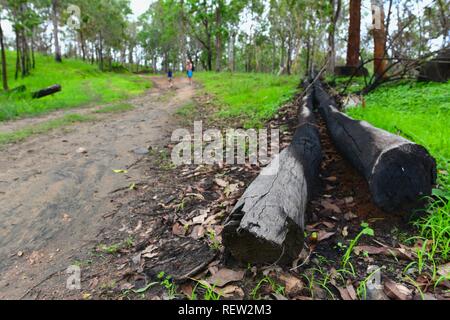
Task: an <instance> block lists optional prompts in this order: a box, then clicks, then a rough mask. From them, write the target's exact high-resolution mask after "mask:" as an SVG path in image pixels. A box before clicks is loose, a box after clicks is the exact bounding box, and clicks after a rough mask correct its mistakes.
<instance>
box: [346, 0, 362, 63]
mask: <svg viewBox="0 0 450 320" xmlns="http://www.w3.org/2000/svg"><path fill="white" fill-rule="evenodd" d="M360 46H361V0H350V25H349V28H348V46H347V67H357V66H358V65H359V50H360Z"/></svg>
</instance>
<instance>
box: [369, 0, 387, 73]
mask: <svg viewBox="0 0 450 320" xmlns="http://www.w3.org/2000/svg"><path fill="white" fill-rule="evenodd" d="M371 3H372V16H373V29H372V32H373V39H374V44H375V50H374V72H375V75H376V76H377V77H384V76H385V70H386V29H385V25H384V8H383V1H382V0H371Z"/></svg>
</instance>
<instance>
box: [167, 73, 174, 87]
mask: <svg viewBox="0 0 450 320" xmlns="http://www.w3.org/2000/svg"><path fill="white" fill-rule="evenodd" d="M167 78H168V79H169V89H172V88H173V71H172V69H169V71H168V72H167Z"/></svg>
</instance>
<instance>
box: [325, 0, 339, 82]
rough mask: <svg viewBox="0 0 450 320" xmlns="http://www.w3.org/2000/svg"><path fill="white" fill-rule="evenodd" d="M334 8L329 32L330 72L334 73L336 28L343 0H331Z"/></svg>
mask: <svg viewBox="0 0 450 320" xmlns="http://www.w3.org/2000/svg"><path fill="white" fill-rule="evenodd" d="M330 4H331V8H332V18H331V25H330V30H329V34H328V73H329V74H334V69H335V67H336V39H335V37H336V28H337V23H338V21H339V16H340V14H341V6H342V0H330Z"/></svg>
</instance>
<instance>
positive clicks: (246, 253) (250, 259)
mask: <svg viewBox="0 0 450 320" xmlns="http://www.w3.org/2000/svg"><path fill="white" fill-rule="evenodd" d="M286 221H287V222H286V224H287V226H286V227H285V228H286V230H287V231H284V232H287V234H286V236H285V240H284V242H283V243H282V244H278V243H275V242H272V241H269V240H267V239H264V238H261V237H259V236H258V235H257V234H256V233H254V232H252V231H249V230H247V229H240V228H239V226H240V222H239V221H231V222H229V223H228V224H227V225H226V226H225V228H224V231H223V242H224V245H225V247H226V248H228V250H229V252H230V253H231V255H232V256H233V257H234V258H235V259H237V260H238V261H241V262H245V263H252V264H259V265H261V264H272V263H277V264H278V265H289V264H290V263H292V261H294V260H295V259H296V258H297V257H298V256H299V254H300V253H301V251H302V250H303V244H304V230H302V228H300V227H299V226H298V224H296V223H295V222H294V221H292V219H290V218H287V220H286Z"/></svg>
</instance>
